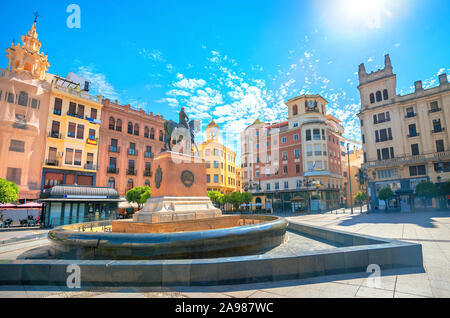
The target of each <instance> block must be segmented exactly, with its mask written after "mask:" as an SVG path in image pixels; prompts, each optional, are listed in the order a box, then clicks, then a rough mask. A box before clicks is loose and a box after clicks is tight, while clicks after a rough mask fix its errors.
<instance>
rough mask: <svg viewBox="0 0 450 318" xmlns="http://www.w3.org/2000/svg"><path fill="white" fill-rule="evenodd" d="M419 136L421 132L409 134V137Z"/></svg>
mask: <svg viewBox="0 0 450 318" xmlns="http://www.w3.org/2000/svg"><path fill="white" fill-rule="evenodd" d="M419 136H420V134H419V133H412V134H408V138H413V137H419Z"/></svg>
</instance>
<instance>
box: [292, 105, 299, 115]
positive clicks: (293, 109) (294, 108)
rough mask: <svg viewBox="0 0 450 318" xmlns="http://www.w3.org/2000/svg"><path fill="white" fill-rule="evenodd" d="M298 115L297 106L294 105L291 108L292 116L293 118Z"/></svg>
mask: <svg viewBox="0 0 450 318" xmlns="http://www.w3.org/2000/svg"><path fill="white" fill-rule="evenodd" d="M297 114H298V107H297V105H294V107H292V115H293V116H295V115H297Z"/></svg>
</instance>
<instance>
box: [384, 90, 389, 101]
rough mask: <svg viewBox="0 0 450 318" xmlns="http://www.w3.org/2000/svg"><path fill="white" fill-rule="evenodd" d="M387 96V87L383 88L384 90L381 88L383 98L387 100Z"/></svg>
mask: <svg viewBox="0 0 450 318" xmlns="http://www.w3.org/2000/svg"><path fill="white" fill-rule="evenodd" d="M388 98H389V94H388V91H387V89H385V90H383V99H384V100H387V99H388Z"/></svg>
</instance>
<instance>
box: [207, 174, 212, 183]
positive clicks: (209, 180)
mask: <svg viewBox="0 0 450 318" xmlns="http://www.w3.org/2000/svg"><path fill="white" fill-rule="evenodd" d="M206 182H207V183H210V182H211V176H210V175H209V174H207V175H206Z"/></svg>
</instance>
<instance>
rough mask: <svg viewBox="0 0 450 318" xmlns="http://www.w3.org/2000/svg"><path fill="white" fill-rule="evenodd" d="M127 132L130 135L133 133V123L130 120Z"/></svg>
mask: <svg viewBox="0 0 450 318" xmlns="http://www.w3.org/2000/svg"><path fill="white" fill-rule="evenodd" d="M127 132H128V134H130V135H132V134H133V124H132V123H131V122H128V130H127Z"/></svg>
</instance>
